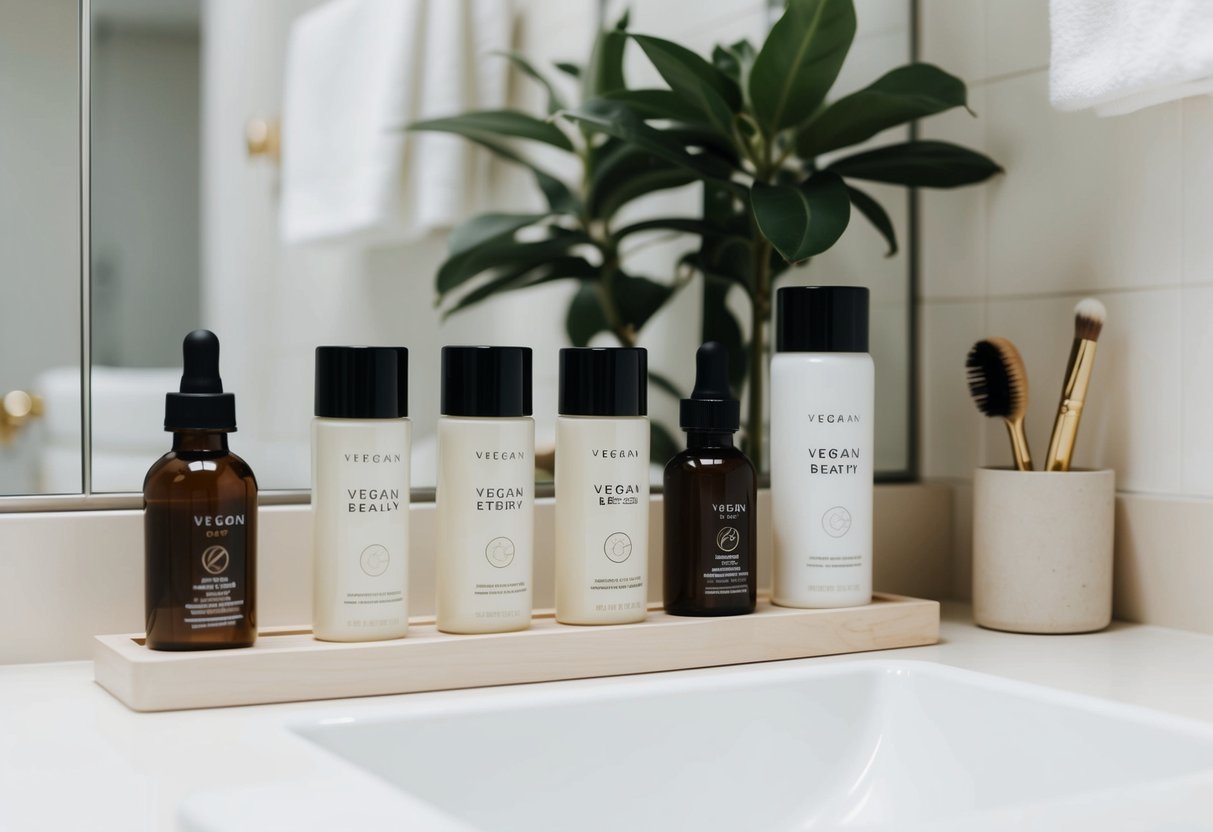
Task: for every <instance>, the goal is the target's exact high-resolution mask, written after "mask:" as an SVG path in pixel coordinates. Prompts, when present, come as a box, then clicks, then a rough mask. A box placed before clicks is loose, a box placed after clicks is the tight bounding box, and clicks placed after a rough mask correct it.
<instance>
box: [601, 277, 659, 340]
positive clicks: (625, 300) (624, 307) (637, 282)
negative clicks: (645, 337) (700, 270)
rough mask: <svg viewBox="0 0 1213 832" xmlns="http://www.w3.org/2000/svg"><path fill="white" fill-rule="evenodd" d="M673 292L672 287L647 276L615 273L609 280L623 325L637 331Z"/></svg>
mask: <svg viewBox="0 0 1213 832" xmlns="http://www.w3.org/2000/svg"><path fill="white" fill-rule="evenodd" d="M673 294H674V290H673V288H671V287H669V286H667V285H665V284H664V283H658V282H656V281H654V280H649V279H648V278H647V277H633V276H632V275H627V274H622V273H620V274H617V275H615V276H614V278H613V279H612V280H611V295H612V296H613V297H614V298H615V305H616V306H617V307H618V308H619V315H620V317H621V318H623V323H624V325H625V326H629V327H631V328H632V329H633V330H635V331H636V332H639V331H640V330H641V329H642V328H643V327H644V325H645V324H646V323H648V322H649V319H650V318H652V317H653V315H655V314H657V310H658V309H660V308H661V307H662V306H663V305H664V304H665V302H666V301H667V300H669V299H670V297H671V296H672V295H673Z"/></svg>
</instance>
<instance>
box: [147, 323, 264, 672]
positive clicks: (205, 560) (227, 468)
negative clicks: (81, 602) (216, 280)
mask: <svg viewBox="0 0 1213 832" xmlns="http://www.w3.org/2000/svg"><path fill="white" fill-rule="evenodd" d="M183 353H184V359H185V362H184V363H185V367H184V372H183V374H182V376H181V388H180V392H177V393H169V394H168V395H167V396H166V397H165V413H164V429H165V430H166V431H172V433H173V449H172V450H171V451H170V452H169V453H167V454H165V455H164V456H163V457H161V458H160V460H159V461H158V462H157V463H156V464H155V465H153V466H152V467H151V470H149V471H148V472H147V478H146V479H145V480H144V482H143V507H144V512H143V534H144V563H145V572H144V591H145V600H146V606H145V611H146V621H147V646H148V647H149V648H151V649H152V650H210V649H216V648H225V647H249V646H251V645H252V644H253V642H254V641H255V640H256V638H257V607H256V601H257V481H256V479H255V478H254V477H253V471H252V469H251V468H249V466H248V464H247V463H245V461H244V460H242V459H241V458H240V457H238V456H236V455H235V454H233V453H231V452H230V451H228V447H227V435H228V434H229V433H232V432H233V431H235V430H236V399H235V396H233V395H232V394H231V393H225V392H223V380H222V379H221V378H220V377H219V339H218V338H216V337H215V335H214V333H212V332H208V331H207V330H204V329H199V330H195V331H194V332H191V333H190V334H189V335H187V336H186V337H185V343H184V345H183Z"/></svg>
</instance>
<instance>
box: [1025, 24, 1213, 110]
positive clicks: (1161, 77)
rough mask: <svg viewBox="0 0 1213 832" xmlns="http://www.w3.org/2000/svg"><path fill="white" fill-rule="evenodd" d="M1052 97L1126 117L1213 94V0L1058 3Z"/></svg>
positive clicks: (1065, 104) (1060, 104) (1064, 106)
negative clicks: (1157, 106) (1151, 108)
mask: <svg viewBox="0 0 1213 832" xmlns="http://www.w3.org/2000/svg"><path fill="white" fill-rule="evenodd" d="M1049 26H1050V29H1051V31H1052V37H1053V50H1052V60H1051V62H1050V69H1049V95H1050V98H1051V99H1052V101H1053V106H1054V107H1056V108H1057V109H1059V110H1084V109H1086V108H1088V107H1094V108H1095V111H1096V113H1098V114H1099V115H1104V116H1107V115H1120V114H1123V113H1131V112H1133V111H1134V110H1140V109H1141V108H1142V107H1149V106H1152V105H1154V104H1161V103H1163V102H1165V101H1174V100H1175V99H1178V98H1184V97H1186V96H1189V95H1198V94H1203V93H1210V92H1213V2H1211V1H1210V0H1051V2H1050V21H1049Z"/></svg>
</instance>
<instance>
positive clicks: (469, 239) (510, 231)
mask: <svg viewBox="0 0 1213 832" xmlns="http://www.w3.org/2000/svg"><path fill="white" fill-rule="evenodd" d="M547 216H548V215H547V214H479V215H477V216H475V217H472V218H470V219H466V220H464V221H463V222H461V223H459V225H457V226H455V230H454V231H452V232H451V236H450V240H449V241H448V243H447V251H448V254H449V255H450V256H454V255H456V254H462V253H463V252H465V251H467V250H469V249H473V248H476V247H477V246H479V245H481V244H483V243H486V242H488V241H489V240H492V239H494V238H503V239H504V238H508V239H511V240H512V239H513V238H514V233H515V232H517V231H518V230H519V229H521V228H526V227H527V226H528V225H533V224H534V223H537V222H539V221H540V220H542V219H544V218H545V217H547Z"/></svg>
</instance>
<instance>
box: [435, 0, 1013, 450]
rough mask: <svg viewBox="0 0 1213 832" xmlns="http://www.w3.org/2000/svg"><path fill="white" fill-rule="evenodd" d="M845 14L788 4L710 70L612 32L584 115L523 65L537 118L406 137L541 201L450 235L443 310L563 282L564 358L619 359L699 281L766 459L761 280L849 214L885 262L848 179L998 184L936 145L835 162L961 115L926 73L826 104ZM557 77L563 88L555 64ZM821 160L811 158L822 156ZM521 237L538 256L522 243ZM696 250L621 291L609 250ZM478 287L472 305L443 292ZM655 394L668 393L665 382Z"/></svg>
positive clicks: (587, 89)
mask: <svg viewBox="0 0 1213 832" xmlns="http://www.w3.org/2000/svg"><path fill="white" fill-rule="evenodd" d="M855 27H856V21H855V8H854V4H853V0H789V2H788V4H787V8H786V10H785V12H784V14H783V16H782V17H781V18H780V19H779V20H778V21H777V22H776V23H775V25H774V26H773V27H772V29H771V31H770V33H769V34H768V36H767V38H766V41H765V42H764V43H763V44H762V45H761V46H760V47H758V48H755V47H754V46H753V45H752V44H750V43H749V42H747V41H739V42H738V43H735V44H733V45H731V46H718V47H716V48H715V50H713V53H712V56H711V60H708V59H706V58H703V57H701V56H699V55H697V54H695V53H694V52H692V51H690V50H688V49H686V48H684V47H682V46H680V45H678V44H676V43H673V42H671V41H668V40H663V39H661V38H655V37H651V36H647V35H638V34H632V33H629V32H627V31H626V29H627V19H626V16H625V18H624V19H623V20H621V21H620V23H619V24H618V25H617V26H616V28H615V29H612V30H610V31H607V32H604V33H602V34H601V35H600V36H599V37H598V38H597V40H596V42H595V44H594V48H593V52H592V55H591V58H590V61H589V62H588V64H587V65H586V68H585V70H584V71H581V72H580V76H581V82H582V83H581V95H582V101H581V102H580V103H579V104H574V105H569V104H566V102H564V101H562V100H561V98H560V96H559V95H558V93H557V90H556V89H555V87H554V86H553V85H552V84H551V82H550V81H548V80H547V79H546V78H545V77H544V76H543V75H542V74H541V73H539V72H538V70H536V69H535V67H534V66H532V65H531V64H530V63H529V62H527V61H526V60H525V59H524V58H522V57H521V56H519V55H510V56H509V57H510V59H511V60H512V61H513V62H514V63H515V65H516V66H518V68H519V69H520V70H521V71H522V72H524V73H526V74H527V75H529V76H530V77H532V78H534V79H535V80H537V81H538V82H539V83H541V84H543V85H544V86H545V87H546V89H547V91H548V110H549V115H548V118H547V119H538V118H534V117H532V116H529V115H527V114H525V113H521V112H517V111H499V112H487V113H484V112H482V113H467V114H464V115H461V116H454V117H452V118H447V119H437V120H432V121H427V122H422V123H420V124H414V125H412V129H418V130H442V131H446V132H451V133H457V134H459V135H462V136H465V137H466V138H469V139H471V140H473V141H476V142H479V143H480V144H481V145H483V146H485V147H487V148H488V149H489V150H491V151H493V152H494V153H496V154H497V155H499V156H501V157H503V158H505V159H508V160H510V161H512V162H516V163H518V164H523V165H526V166H527V167H529V168H530V169H531V171H532V172H533V173H534V176H535V178H536V181H537V184H538V185H539V187H540V189H541V190H542V191H543V193H544V195H545V197H546V200H547V206H548V207H547V210H546V211H544V212H541V213H535V214H523V215H514V214H508V215H507V214H486V215H482V216H479V217H474V218H472V219H471V220H469V221H467V222H466V223H464V224H463V225H461V226H460V227H459V228H458V229H457V230H456V231H455V233H454V234H453V235H452V238H451V251H450V257H449V258H448V259H447V261H446V262H445V263H444V264H443V266H442V267H441V269H440V270H439V273H438V278H437V288H438V295H439V302H440V303H443V304H447V307H446V308H447V311H448V313H449V312H454V311H457V310H458V309H462V308H465V307H466V306H468V305H470V304H473V303H477V302H479V301H482V300H484V299H485V298H487V297H490V296H492V295H494V294H496V293H498V292H501V291H510V290H515V289H520V288H525V287H529V286H535V285H538V284H540V283H546V282H548V281H551V280H560V279H566V278H571V279H575V280H578V281H579V282H580V286H579V288H578V290H577V293H576V295H575V296H574V298H573V300H572V302H571V304H570V306H569V310H568V315H567V317H566V329H567V331H568V334H569V338H570V339H571V340H572V341H573V343H574V344H577V345H583V344H585V343H586V342H588V340H589V339H590V338H591V337H593V336H594V335H596V334H597V333H599V332H602V331H608V332H611V333H612V334H613V335H614V336H615V337H616V338H617V339H618V340H619V342H620V343H622V344H625V345H630V344H632V343H634V342H635V338H636V333H637V332H638V331H639V330H640V328H641V327H643V326H644V324H645V322H647V321H648V320H649V319H650V318H651V317H652V316H653V314H654V313H655V312H656V311H657V310H658V309H659V308H660V307H661V306H662V305H663V304H664V303H665V302H666V301H668V300H669V299H670V297H671V296H672V295H673V294H674V292H676V291H677V290H678V289H679V288H681V287H682V286H684V285H685V284H686V283H687V282H688V277H689V275H690V274H691V273H692V271H697V272H699V273H701V274H702V275H703V277H704V289H703V292H704V313H703V322H702V329H703V332H702V335H703V338H704V339H705V340H708V339H715V340H720V341H723V342H724V343H725V344H726V345H728V346H729V348H730V352H731V353H732V354H733V355H745V356H746V360H745V361H734V362H733V364H734V370H735V373H734V378H733V383H734V385H735V386H736V387H737V389H738V390H739V391H740V390H741V389H742V388H743V387H746V393H747V395H748V399H749V404H748V413H747V420H746V433H745V442H746V450H747V452H748V453H749V454H750V456H751V458H753V459H754V460H755V461H760V460H762V459H763V453H764V448H763V411H762V404H763V390H762V384H763V366H764V358H765V354H766V343H767V321H768V320H769V317H770V312H771V285H772V281H773V280H774V279H775V277H777V276H778V275H779V274H780V273H781V272H783V271H784V270H786V269H787V268H788V267H789V266H790V265H792V264H794V263H798V262H801V261H804V260H807V259H808V258H810V257H812V256H814V255H816V254H819V253H821V252H823V251H825V250H826V249H828V248H830V247H831V246H832V245H833V244H834V243H835V242H836V241H837V240H838V238H839V237H840V236H841V235H842V233H843V231H844V230H845V229H846V227H847V224H848V223H849V221H850V214H851V208H852V206H853V207H854V208H855V209H857V210H858V211H859V212H860V213H861V214H863V215H864V216H865V217H866V218H867V219H868V221H869V222H871V223H872V224H873V226H874V227H875V228H876V229H877V230H878V231H879V232H880V234H881V235H883V237H884V238H885V240H886V242H887V244H888V253H889V254H890V255H892V254H893V253H895V252H896V250H897V240H896V236H895V234H894V229H893V223H892V221H891V220H890V219H889V216H888V214H887V213H886V212H885V211H884V209H883V208H882V207H881V206H880V204H879V203H878V202H877V201H876V200H875V199H874V198H872V197H871V196H870V195H868V194H867V193H865V192H864V191H862V190H860V189H859V188H857V187H855V185H853V184H852V183H851V181H850V180H867V181H874V182H882V183H890V184H895V185H904V186H911V187H930V188H951V187H957V186H961V185H969V184H974V183H977V182H981V181H984V180H985V179H987V178H989V177H990V176H992V175H994V174H995V173H997V172H999V171H1000V170H1001V169H1000V168H999V166H998V165H997V164H996V163H994V162H993V161H992V160H991V159H989V158H988V157H986V156H984V155H982V154H980V153H977V152H975V151H973V150H969V149H966V148H964V147H960V146H958V145H954V144H950V143H947V142H940V141H906V142H900V143H896V144H892V145H887V146H884V147H879V148H876V149H873V150H866V151H863V152H860V153H856V154H853V155H849V156H843V157H842V158H835V156H836V154H837V152H838V151H840V150H842V149H844V148H847V147H850V146H852V145H856V144H860V143H862V142H866V141H868V140H869V139H871V138H873V137H875V136H876V135H877V134H879V133H881V132H882V131H884V130H886V129H889V128H892V127H897V126H900V125H904V124H907V123H909V122H911V121H913V120H915V119H918V118H923V117H926V116H930V115H934V114H936V113H940V112H943V111H945V110H949V109H951V108H953V107H963V106H966V91H965V85H964V83H963V82H962V81H961V80H960V79H958V78H955V77H954V76H952V75H949V74H948V73H946V72H944V71H943V70H941V69H939V68H937V67H934V66H931V65H929V64H910V65H907V66H904V67H901V68H899V69H895V70H893V71H891V72H889V73H887V74H886V75H884V76H882V77H881V78H879V79H877V80H876V81H875V82H873V83H872V84H871V85H870V86H868V87H866V88H864V89H862V90H859V91H858V92H855V93H852V94H850V95H847V96H844V97H842V98H839V99H837V100H835V101H833V102H829V103H827V102H826V96H827V94H828V93H829V91H830V88H831V87H832V86H833V85H834V82H835V80H836V79H837V77H838V72H839V70H840V69H841V67H842V63H843V60H844V59H845V58H846V55H847V52H848V51H849V50H850V47H851V43H852V41H853V39H854V35H855ZM629 40H630V41H634V42H635V43H636V44H637V45H638V46H639V47H640V49H641V50H642V51H643V52H644V54H645V55H646V56H647V58H648V60H649V61H650V62H651V63H652V64H653V66H654V67H655V68H656V70H657V71H658V73H659V74H660V75H661V77H662V79H663V80H664V81H665V83H666V84H667V88H665V89H638V90H633V89H628V88H627V87H626V85H625V83H624V77H623V69H622V67H623V52H624V47H625V45H626V44H627V42H628V41H629ZM560 68H561V69H562V70H563V71H574V72H575V71H576V69H575V68H574V67H570V66H568V65H561V67H560ZM502 136H508V137H513V138H517V139H524V140H528V141H534V142H542V143H544V144H547V145H550V146H552V147H556V148H558V149H560V150H562V151H565V152H568V153H572V154H575V155H576V157H577V158H578V160H579V161H580V168H581V172H582V176H581V178H580V181H579V183H578V184H577V185H576V186H570V185H568V184H565V183H563V182H561V181H560V180H559V179H557V178H556V177H554V176H553V175H551V174H550V173H548V172H546V171H544V170H542V169H541V168H539V167H537V166H535V165H534V164H533V163H531V162H530V161H529V160H527V159H525V158H524V157H522V156H520V155H519V154H518V153H517V152H515V150H514V149H513V148H512V147H510V146H507V145H506V144H504V143H503V141H502V139H501V137H502ZM827 155H828V161H827V160H825V159H823V157H827ZM692 182H701V183H703V186H704V200H703V210H702V213H701V216H695V217H661V218H655V219H651V220H646V221H643V222H637V223H631V224H628V225H620V224H617V223H616V222H615V216H616V214H617V213H618V211H619V209H620V208H622V207H623V206H624V205H626V204H627V203H629V202H631V201H632V200H635V199H638V198H639V197H642V196H645V195H646V194H649V193H652V192H654V191H657V190H661V189H667V188H676V187H682V186H685V185H687V184H690V183H692ZM524 228H533V229H537V230H535V231H531V232H528V233H529V234H532V235H535V238H534V239H527V240H521V239H519V237H518V233H519V232H520V231H521V230H522V229H524ZM655 230H656V231H666V232H673V233H677V234H689V235H697V236H698V237H699V238H700V243H699V245H698V247H697V248H696V249H695V250H693V251H691V252H689V253H688V254H687V255H686V256H685V257H683V258H682V261H681V266H682V268H677V269H675V268H671V272H673V273H674V274H673V280H672V281H670V282H664V283H663V282H658V281H654V280H652V279H649V278H647V277H642V276H638V275H633V274H631V273H630V272H629V271H628V270H627V268H626V264H625V263H624V262H622V258H621V247H620V246H621V243H622V242H623V241H624V240H626V239H627V238H628V237H630V236H632V235H634V234H639V233H641V232H647V231H655ZM473 279H478V283H477V284H476V285H475V287H474V288H472V289H470V290H467V291H462V292H461V293H460V294H459V297H458V299H457V300H456V301H454V302H453V303H449V299H450V298H451V297H452V295H453V293H456V292H457V291H459V290H463V289H464V287H465V284H466V283H467V282H468V281H471V280H473ZM733 287H740V289H741V290H742V291H743V292H744V293H745V295H746V297H747V298H748V300H749V309H750V321H749V338H748V343H747V341H746V339H745V338H744V336H743V329H742V326H741V323H740V322H739V321H738V320H737V319H736V317H735V316H734V315H733V313H732V312H731V311H730V310H729V308H728V307H727V305H726V298H727V296H728V294H729V292H730V290H731V289H732V288H733ZM658 383H661V384H662V386H664V387H666V388H667V389H670V391H671V392H672V393H674V394H675V395H676V394H677V391H676V390H674V389H673V388H672V386H671V385H669V384H668V382H666V381H664V380H661V379H658Z"/></svg>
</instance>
